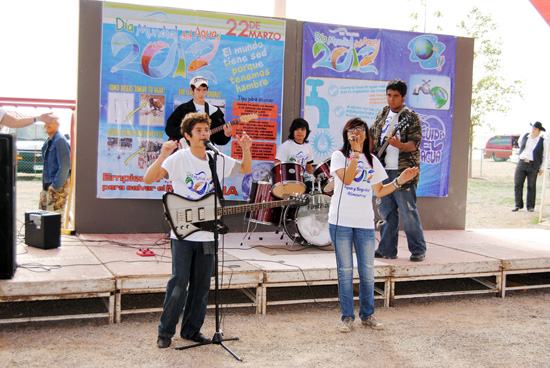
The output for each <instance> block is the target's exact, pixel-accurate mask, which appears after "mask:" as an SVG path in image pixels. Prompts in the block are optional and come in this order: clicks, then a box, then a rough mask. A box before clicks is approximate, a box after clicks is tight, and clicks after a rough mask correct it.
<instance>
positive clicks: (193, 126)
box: [144, 113, 252, 348]
mask: <svg viewBox="0 0 550 368" xmlns="http://www.w3.org/2000/svg"><path fill="white" fill-rule="evenodd" d="M210 122H211V121H210V118H209V117H208V115H207V114H206V113H189V114H187V115H186V116H185V118H184V119H183V122H182V128H181V130H182V131H183V136H184V139H185V140H186V142H187V144H188V146H189V148H186V149H181V150H179V151H177V152H175V153H174V154H172V153H173V152H174V151H175V150H176V149H177V147H178V146H177V143H176V142H175V141H167V142H165V143H164V144H163V146H162V149H161V153H160V156H159V157H158V159H157V160H156V161H155V162H154V163H153V165H151V166H150V167H149V169H147V172H146V173H145V176H144V181H145V183H146V184H152V183H154V182H156V181H158V180H160V179H162V178H169V179H170V180H171V181H172V185H173V188H174V193H176V194H179V195H181V196H182V197H185V198H188V199H191V200H197V199H201V198H202V197H204V196H205V195H207V194H209V193H213V192H214V177H213V175H212V171H211V169H210V165H209V160H210V159H211V160H213V158H212V152H211V151H208V152H209V153H207V151H206V147H205V144H204V143H205V140H207V139H209V138H210ZM237 139H238V143H239V145H240V146H241V148H242V151H243V160H242V162H239V161H237V160H235V159H233V158H232V157H229V156H226V155H223V154H221V155H218V156H216V157H217V159H216V172H217V174H218V177H219V181H220V182H221V183H223V178H224V177H227V176H234V175H236V174H237V173H243V174H248V173H249V172H250V171H252V156H251V153H250V147H252V140H251V139H250V137H249V136H248V135H246V133H244V132H243V135H242V137H240V138H239V137H237ZM209 156H210V158H209ZM221 185H222V186H223V184H221ZM171 243H172V244H171V245H172V276H171V277H170V280H168V284H167V286H166V297H165V299H164V305H163V311H162V314H161V316H160V324H159V327H158V339H157V345H158V347H159V348H167V347H169V346H170V344H171V343H172V336H173V335H174V334H175V332H176V325H177V324H178V321H179V317H180V315H181V313H182V311H183V320H182V323H181V332H180V336H181V337H183V338H185V339H189V340H192V341H195V342H197V343H210V342H212V340H211V339H209V338H208V337H206V336H204V335H203V334H202V333H201V332H200V330H201V327H202V325H203V323H204V318H205V316H206V306H207V302H208V292H209V290H210V277H211V276H212V271H213V269H214V267H215V265H214V259H215V243H214V234H213V233H212V232H208V231H196V232H194V233H192V234H189V235H188V236H187V237H186V238H185V239H183V240H179V239H177V237H176V235H175V234H174V233H172V235H171Z"/></svg>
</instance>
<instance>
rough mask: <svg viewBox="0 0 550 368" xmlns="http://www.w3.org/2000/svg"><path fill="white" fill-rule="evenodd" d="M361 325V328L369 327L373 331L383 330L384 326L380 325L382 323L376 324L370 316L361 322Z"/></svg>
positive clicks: (374, 319)
mask: <svg viewBox="0 0 550 368" xmlns="http://www.w3.org/2000/svg"><path fill="white" fill-rule="evenodd" d="M361 323H362V324H363V326H367V327H370V328H372V329H373V330H383V329H384V325H383V324H382V322H378V321H377V320H376V318H374V316H373V315H372V314H371V315H370V316H369V317H368V318H367V319H364V320H362V321H361Z"/></svg>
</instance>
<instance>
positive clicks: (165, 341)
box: [157, 336, 172, 349]
mask: <svg viewBox="0 0 550 368" xmlns="http://www.w3.org/2000/svg"><path fill="white" fill-rule="evenodd" d="M171 343H172V339H171V338H170V337H162V336H159V337H158V339H157V346H158V347H159V348H161V349H166V348H167V347H169V346H170V344H171Z"/></svg>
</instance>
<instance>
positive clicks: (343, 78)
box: [302, 23, 456, 197]
mask: <svg viewBox="0 0 550 368" xmlns="http://www.w3.org/2000/svg"><path fill="white" fill-rule="evenodd" d="M303 30H304V32H303V35H304V36H303V37H304V39H303V60H302V91H303V95H302V109H303V110H302V112H303V117H304V119H306V120H307V121H308V122H309V124H310V128H311V130H312V133H311V135H310V138H309V140H310V142H311V143H312V146H313V150H314V155H315V161H316V162H322V161H323V160H325V159H327V158H330V155H331V153H332V152H333V151H334V150H337V149H340V148H341V145H342V138H341V136H342V128H343V126H344V124H345V123H346V121H348V120H349V119H350V118H352V117H356V116H357V117H360V118H363V119H364V120H365V121H366V122H367V123H368V125H369V127H370V126H371V125H372V123H373V122H374V120H375V119H376V115H377V113H378V112H379V111H380V110H381V109H382V108H383V107H384V106H386V105H387V103H386V85H387V83H388V82H389V81H390V80H392V79H394V78H399V79H401V80H403V81H405V82H406V83H407V85H408V92H407V96H406V100H405V103H406V105H407V106H408V107H409V108H411V109H412V110H414V111H415V112H416V113H417V114H418V116H419V117H420V120H421V121H422V144H421V147H420V153H421V164H420V167H421V177H420V182H419V185H418V190H417V195H418V196H423V197H444V196H447V195H448V186H449V168H450V161H451V141H452V125H453V106H454V104H453V101H454V85H455V81H454V78H455V64H456V63H455V59H456V40H455V38H454V37H453V36H445V35H433V34H419V33H413V32H401V31H391V30H383V29H368V28H359V27H349V26H338V25H328V24H320V23H304V29H303Z"/></svg>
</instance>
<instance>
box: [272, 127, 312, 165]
mask: <svg viewBox="0 0 550 368" xmlns="http://www.w3.org/2000/svg"><path fill="white" fill-rule="evenodd" d="M310 132H311V131H310V130H309V124H308V123H307V121H305V120H304V119H302V118H296V119H294V121H292V124H291V125H290V134H289V136H288V140H286V141H285V142H284V143H283V144H281V145H280V146H279V149H278V150H277V154H276V155H275V165H277V164H278V163H279V162H296V163H298V164H300V165H302V167H304V169H305V170H306V171H307V172H308V173H309V174H311V173H313V165H312V163H313V151H312V150H311V145H310V144H309V142H308V141H307V137H308V136H309V133H310Z"/></svg>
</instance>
